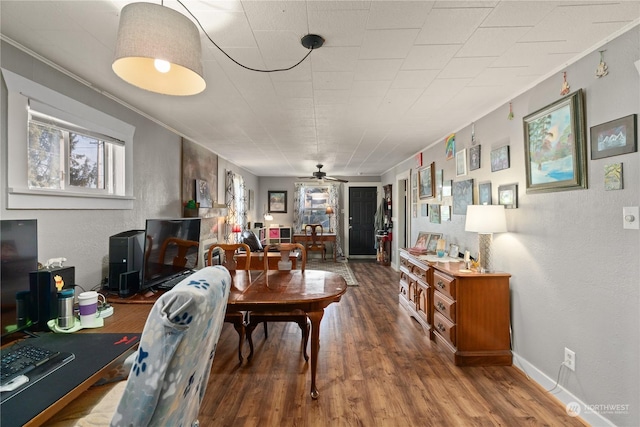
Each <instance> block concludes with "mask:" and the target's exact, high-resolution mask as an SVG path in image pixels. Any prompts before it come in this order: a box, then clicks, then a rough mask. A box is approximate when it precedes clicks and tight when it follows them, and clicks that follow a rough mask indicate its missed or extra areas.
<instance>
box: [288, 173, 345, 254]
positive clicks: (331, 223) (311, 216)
mask: <svg viewBox="0 0 640 427" xmlns="http://www.w3.org/2000/svg"><path fill="white" fill-rule="evenodd" d="M340 188H341V184H339V183H331V184H328V183H327V184H321V185H320V184H310V183H304V182H296V183H295V191H294V193H293V230H294V233H303V232H304V230H303V229H302V227H303V225H304V224H322V226H323V227H324V231H325V232H328V231H332V232H334V233H336V250H337V253H336V255H337V256H340V257H342V256H344V253H343V251H342V238H341V236H342V221H341V214H340ZM327 206H331V207H332V208H333V212H334V213H333V214H332V215H327V214H326V208H327Z"/></svg>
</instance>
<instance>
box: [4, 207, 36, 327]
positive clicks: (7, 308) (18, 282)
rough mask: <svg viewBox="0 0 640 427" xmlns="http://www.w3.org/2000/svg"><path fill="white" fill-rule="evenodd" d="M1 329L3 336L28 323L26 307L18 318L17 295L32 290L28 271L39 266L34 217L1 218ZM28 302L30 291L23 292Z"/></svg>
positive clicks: (25, 301) (26, 325) (25, 300)
mask: <svg viewBox="0 0 640 427" xmlns="http://www.w3.org/2000/svg"><path fill="white" fill-rule="evenodd" d="M0 224H1V225H0V262H1V265H0V306H1V312H2V315H1V316H0V322H1V323H0V329H1V333H2V336H3V337H4V336H6V335H9V334H11V333H13V332H18V331H20V330H23V329H26V328H27V327H28V326H29V321H28V319H27V315H26V313H27V310H26V308H27V307H25V310H24V311H23V312H24V314H25V316H24V317H23V318H21V319H20V322H18V318H17V304H16V296H17V294H19V293H21V292H29V272H31V271H36V270H37V269H38V223H37V220H35V219H3V220H0ZM23 295H24V296H25V299H23V300H22V301H23V302H24V303H28V297H27V295H28V294H23Z"/></svg>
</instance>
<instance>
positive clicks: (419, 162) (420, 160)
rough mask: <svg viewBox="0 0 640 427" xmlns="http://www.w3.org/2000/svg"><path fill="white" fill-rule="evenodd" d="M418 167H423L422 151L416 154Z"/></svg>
mask: <svg viewBox="0 0 640 427" xmlns="http://www.w3.org/2000/svg"><path fill="white" fill-rule="evenodd" d="M416 167H417V168H421V167H422V153H418V154H416Z"/></svg>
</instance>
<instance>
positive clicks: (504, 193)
mask: <svg viewBox="0 0 640 427" xmlns="http://www.w3.org/2000/svg"><path fill="white" fill-rule="evenodd" d="M498 202H499V204H500V205H504V207H505V208H506V209H515V208H517V207H518V184H507V185H500V186H498Z"/></svg>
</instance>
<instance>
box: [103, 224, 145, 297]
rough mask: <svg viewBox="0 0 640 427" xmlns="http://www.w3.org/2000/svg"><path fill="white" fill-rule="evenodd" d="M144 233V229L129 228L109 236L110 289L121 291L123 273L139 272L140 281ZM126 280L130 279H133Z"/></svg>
mask: <svg viewBox="0 0 640 427" xmlns="http://www.w3.org/2000/svg"><path fill="white" fill-rule="evenodd" d="M144 235H145V231H144V230H129V231H123V232H122V233H118V234H115V235H113V236H111V237H109V283H108V289H109V290H110V291H113V292H120V277H121V276H122V275H123V274H129V273H131V272H137V274H138V283H139V282H140V278H141V277H140V276H141V275H142V258H143V253H144ZM126 280H127V281H130V280H131V279H130V278H129V279H126ZM130 283H133V282H130ZM136 292H137V291H136Z"/></svg>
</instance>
